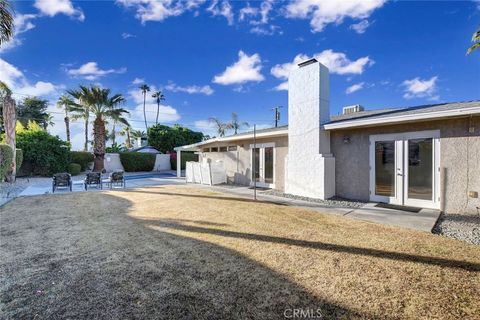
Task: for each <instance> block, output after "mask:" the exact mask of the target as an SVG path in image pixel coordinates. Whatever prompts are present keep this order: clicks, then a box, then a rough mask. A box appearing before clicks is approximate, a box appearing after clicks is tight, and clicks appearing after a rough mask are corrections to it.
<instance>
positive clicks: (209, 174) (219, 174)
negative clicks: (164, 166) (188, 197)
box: [185, 161, 227, 186]
mask: <svg viewBox="0 0 480 320" xmlns="http://www.w3.org/2000/svg"><path fill="white" fill-rule="evenodd" d="M185 177H186V181H187V183H199V184H206V185H210V186H211V185H215V184H222V183H227V173H226V170H225V167H224V165H223V162H222V161H216V162H202V163H200V162H193V161H188V162H187V164H186V167H185Z"/></svg>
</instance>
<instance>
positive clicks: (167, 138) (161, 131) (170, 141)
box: [147, 124, 203, 153]
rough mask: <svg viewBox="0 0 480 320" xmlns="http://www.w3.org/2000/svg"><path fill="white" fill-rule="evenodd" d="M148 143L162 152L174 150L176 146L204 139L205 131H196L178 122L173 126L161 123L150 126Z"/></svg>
mask: <svg viewBox="0 0 480 320" xmlns="http://www.w3.org/2000/svg"><path fill="white" fill-rule="evenodd" d="M147 134H148V144H149V145H151V146H152V147H154V148H155V149H157V150H158V151H160V152H163V153H167V152H170V151H173V149H174V148H175V147H179V146H183V145H186V144H192V143H196V142H200V141H202V140H203V133H201V132H195V131H192V130H190V129H188V128H184V127H182V126H180V125H178V124H176V125H174V126H173V127H169V126H164V125H161V124H157V125H154V126H152V127H150V128H148V132H147Z"/></svg>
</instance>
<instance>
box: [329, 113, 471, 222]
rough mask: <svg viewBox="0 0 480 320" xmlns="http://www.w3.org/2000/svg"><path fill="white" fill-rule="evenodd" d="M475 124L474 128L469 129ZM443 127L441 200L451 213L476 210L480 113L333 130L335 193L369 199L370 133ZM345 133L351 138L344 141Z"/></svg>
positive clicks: (445, 208)
mask: <svg viewBox="0 0 480 320" xmlns="http://www.w3.org/2000/svg"><path fill="white" fill-rule="evenodd" d="M469 128H473V129H474V132H471V133H470V132H469ZM423 130H440V168H441V172H442V173H441V190H442V192H441V197H442V200H441V203H442V206H443V208H442V209H443V210H445V211H446V212H449V213H460V214H464V213H476V212H477V207H480V199H479V198H472V197H469V195H468V192H469V191H476V192H479V193H480V117H478V116H476V117H472V118H456V119H449V120H438V121H429V122H421V123H408V124H402V125H394V126H392V125H391V126H378V127H371V128H359V129H349V130H333V131H331V144H332V153H333V154H334V156H335V159H336V166H335V175H336V195H337V196H340V197H345V198H349V199H358V200H364V201H368V200H369V197H370V195H369V136H370V135H373V134H385V133H399V132H412V131H423ZM344 137H348V138H349V139H350V142H349V143H345V142H344Z"/></svg>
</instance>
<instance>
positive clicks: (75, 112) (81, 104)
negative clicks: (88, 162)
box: [67, 85, 90, 151]
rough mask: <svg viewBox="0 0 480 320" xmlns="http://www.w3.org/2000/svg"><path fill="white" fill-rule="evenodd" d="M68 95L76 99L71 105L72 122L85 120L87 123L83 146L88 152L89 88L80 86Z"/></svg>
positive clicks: (69, 91)
mask: <svg viewBox="0 0 480 320" xmlns="http://www.w3.org/2000/svg"><path fill="white" fill-rule="evenodd" d="M67 93H68V94H69V95H70V96H71V97H72V98H74V99H75V102H74V103H73V104H71V105H70V111H71V113H72V120H74V121H75V120H78V119H83V121H84V122H85V128H84V133H85V142H84V145H83V151H88V124H89V121H90V107H89V106H88V103H89V101H88V100H87V97H88V93H89V88H88V87H86V86H82V85H81V86H80V88H79V89H77V90H68V91H67Z"/></svg>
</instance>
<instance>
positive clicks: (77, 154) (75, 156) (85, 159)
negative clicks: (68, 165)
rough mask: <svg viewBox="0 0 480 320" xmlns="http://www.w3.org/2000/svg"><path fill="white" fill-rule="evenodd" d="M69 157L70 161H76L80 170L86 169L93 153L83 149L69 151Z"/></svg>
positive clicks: (91, 160)
mask: <svg viewBox="0 0 480 320" xmlns="http://www.w3.org/2000/svg"><path fill="white" fill-rule="evenodd" d="M70 159H71V161H72V163H78V164H79V165H80V167H81V170H82V171H85V170H87V168H88V164H89V163H92V162H93V153H91V152H85V151H71V152H70Z"/></svg>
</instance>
